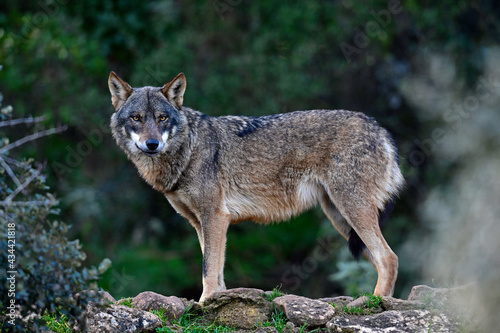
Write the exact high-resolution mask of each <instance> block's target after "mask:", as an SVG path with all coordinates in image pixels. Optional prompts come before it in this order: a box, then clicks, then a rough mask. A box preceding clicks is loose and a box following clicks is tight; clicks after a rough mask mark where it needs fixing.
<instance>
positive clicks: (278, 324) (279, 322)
mask: <svg viewBox="0 0 500 333" xmlns="http://www.w3.org/2000/svg"><path fill="white" fill-rule="evenodd" d="M287 322H288V318H287V317H286V315H285V314H284V313H283V312H282V311H279V310H278V309H276V308H274V309H273V313H272V314H271V319H270V320H269V321H268V322H266V323H264V324H263V325H262V326H263V327H274V328H276V330H277V331H278V332H283V330H284V329H285V326H286V323H287Z"/></svg>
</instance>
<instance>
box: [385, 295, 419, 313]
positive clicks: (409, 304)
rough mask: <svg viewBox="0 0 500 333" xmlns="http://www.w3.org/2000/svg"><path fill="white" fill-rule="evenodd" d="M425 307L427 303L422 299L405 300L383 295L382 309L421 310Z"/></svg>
mask: <svg viewBox="0 0 500 333" xmlns="http://www.w3.org/2000/svg"><path fill="white" fill-rule="evenodd" d="M423 308H425V304H424V303H423V302H420V301H405V300H402V299H398V298H394V297H382V309H384V310H385V311H388V310H398V311H405V310H420V309H423Z"/></svg>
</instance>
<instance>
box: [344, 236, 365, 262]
mask: <svg viewBox="0 0 500 333" xmlns="http://www.w3.org/2000/svg"><path fill="white" fill-rule="evenodd" d="M347 244H348V246H349V251H351V254H352V255H353V257H354V259H356V261H359V258H360V257H361V255H362V254H363V250H364V249H365V247H366V245H365V243H363V241H362V240H361V238H359V235H358V234H357V233H356V231H354V229H351V231H349V240H348V242H347Z"/></svg>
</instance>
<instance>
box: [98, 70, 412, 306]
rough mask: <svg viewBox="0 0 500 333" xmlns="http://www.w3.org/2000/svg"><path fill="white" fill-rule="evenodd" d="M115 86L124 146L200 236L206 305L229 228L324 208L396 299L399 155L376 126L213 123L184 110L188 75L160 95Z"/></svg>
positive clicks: (333, 115) (248, 120)
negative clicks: (387, 227) (393, 210)
mask: <svg viewBox="0 0 500 333" xmlns="http://www.w3.org/2000/svg"><path fill="white" fill-rule="evenodd" d="M108 84H109V89H110V91H111V96H112V103H113V106H114V108H115V112H114V113H113V115H112V117H111V129H112V132H113V136H114V138H115V139H116V142H117V143H118V145H119V146H120V147H121V148H122V149H123V150H124V151H125V153H126V154H127V156H128V158H129V159H130V160H131V161H132V162H133V163H134V164H135V165H136V167H137V169H138V170H139V173H140V174H141V176H142V177H143V178H144V179H145V180H146V181H147V182H148V183H149V184H150V185H151V186H153V188H154V189H156V190H158V191H160V192H161V193H163V194H164V195H165V196H166V197H167V199H168V201H169V202H170V203H171V204H172V206H173V207H174V208H175V209H176V210H177V212H179V214H181V215H182V216H184V217H185V218H186V219H187V220H188V221H189V222H190V223H191V225H193V227H194V228H195V229H196V232H197V234H198V238H199V241H200V245H201V249H202V252H203V294H202V296H201V299H200V301H203V300H205V299H206V298H207V297H208V296H210V295H211V294H212V293H214V292H216V291H219V290H224V289H225V285H224V278H223V266H224V256H225V254H224V252H225V246H226V232H227V229H228V227H229V225H230V224H231V223H238V222H240V221H245V220H253V221H256V222H259V223H268V222H271V221H280V220H286V219H288V218H290V217H291V216H292V215H295V214H299V213H301V212H303V211H304V210H306V209H308V208H311V207H313V206H315V205H317V203H318V202H319V203H320V204H321V207H322V209H323V211H324V212H325V214H326V215H327V216H328V218H329V219H330V220H331V221H332V224H333V226H334V227H335V228H336V229H337V230H338V231H339V232H340V234H342V236H344V237H345V238H346V239H348V240H349V248H350V249H351V251H352V252H353V254H354V255H355V257H359V256H360V255H361V254H364V255H365V256H366V257H367V258H368V259H369V260H370V261H371V262H372V264H373V266H374V267H375V269H376V270H377V273H378V281H377V285H376V288H375V292H374V294H376V295H384V296H390V295H392V294H393V291H394V284H395V282H396V276H397V268H398V259H397V256H396V255H395V254H394V253H393V252H392V250H391V249H390V247H389V246H388V245H387V243H386V241H385V240H384V238H383V236H382V233H381V231H380V228H379V220H381V219H382V217H383V216H385V215H386V213H387V210H388V209H389V207H392V203H393V201H394V197H395V196H396V195H397V193H398V191H399V189H400V188H401V186H402V184H403V177H402V175H401V172H400V170H399V167H398V154H397V149H396V146H395V145H394V142H393V140H392V139H391V136H390V134H389V133H388V132H387V131H386V130H385V129H383V128H381V127H380V126H379V125H378V124H377V123H376V121H375V120H373V119H372V118H369V117H367V116H365V115H364V114H362V113H356V112H351V111H344V110H313V111H296V112H290V113H286V114H277V115H271V116H264V117H258V118H254V117H243V116H241V117H240V116H227V117H209V116H206V115H205V114H203V113H201V112H199V111H195V110H192V109H190V108H187V107H184V106H182V104H183V96H184V91H185V88H186V79H185V76H184V74H182V73H181V74H179V75H177V77H175V78H174V79H173V80H172V81H171V82H169V83H167V84H166V85H165V86H163V87H161V88H155V87H142V88H132V87H130V86H129V85H128V84H127V83H126V82H124V81H123V80H121V79H120V78H119V77H118V76H117V75H116V74H115V73H111V74H110V77H109V81H108Z"/></svg>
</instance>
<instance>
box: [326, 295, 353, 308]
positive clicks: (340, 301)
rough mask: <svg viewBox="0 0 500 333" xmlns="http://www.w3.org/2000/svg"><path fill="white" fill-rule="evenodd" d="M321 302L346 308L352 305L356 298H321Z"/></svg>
mask: <svg viewBox="0 0 500 333" xmlns="http://www.w3.org/2000/svg"><path fill="white" fill-rule="evenodd" d="M319 300H320V301H322V302H326V303H329V304H332V303H333V304H335V305H336V306H345V305H347V304H349V303H351V302H352V301H353V300H354V298H352V297H351V296H337V297H325V298H320V299H319Z"/></svg>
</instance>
